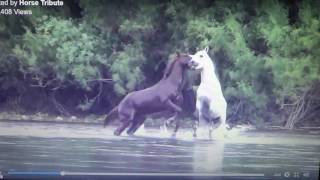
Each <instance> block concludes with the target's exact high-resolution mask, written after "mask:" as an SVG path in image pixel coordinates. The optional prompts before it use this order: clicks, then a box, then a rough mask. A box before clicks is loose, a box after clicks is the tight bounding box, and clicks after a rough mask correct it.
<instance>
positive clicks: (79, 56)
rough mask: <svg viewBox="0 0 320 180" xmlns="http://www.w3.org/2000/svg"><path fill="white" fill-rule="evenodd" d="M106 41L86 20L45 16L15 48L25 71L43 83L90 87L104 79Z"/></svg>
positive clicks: (40, 83) (53, 85)
mask: <svg viewBox="0 0 320 180" xmlns="http://www.w3.org/2000/svg"><path fill="white" fill-rule="evenodd" d="M106 47H108V46H106V43H105V41H104V40H103V39H102V38H101V35H100V34H98V33H97V32H95V30H94V29H92V28H90V27H88V26H87V25H86V24H85V22H83V23H81V24H78V25H76V24H75V23H74V22H73V21H71V20H62V19H58V18H54V17H44V18H42V19H40V20H39V22H38V25H37V28H36V30H35V33H33V32H31V31H30V30H29V29H27V31H26V33H25V34H24V36H23V43H22V44H21V45H17V46H16V47H15V49H14V52H15V54H16V55H17V56H18V57H19V58H20V59H22V61H23V66H24V67H25V69H24V71H25V72H26V73H29V74H31V75H32V76H34V77H35V78H34V79H35V80H36V81H37V83H38V84H39V85H43V86H45V85H47V86H51V88H57V87H60V86H62V85H64V84H65V85H68V84H69V85H76V86H80V87H82V88H84V89H88V90H89V89H90V86H89V84H88V82H89V81H90V80H92V79H99V78H101V75H100V72H99V67H100V66H103V65H105V66H106V65H107V63H108V61H107V58H106V53H105V48H106Z"/></svg>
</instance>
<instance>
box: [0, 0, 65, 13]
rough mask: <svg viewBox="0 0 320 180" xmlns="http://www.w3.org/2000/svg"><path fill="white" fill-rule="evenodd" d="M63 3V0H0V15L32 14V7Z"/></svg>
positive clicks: (54, 5)
mask: <svg viewBox="0 0 320 180" xmlns="http://www.w3.org/2000/svg"><path fill="white" fill-rule="evenodd" d="M63 5H64V2H63V0H0V16H10V15H32V9H33V8H34V7H41V6H46V7H56V6H63Z"/></svg>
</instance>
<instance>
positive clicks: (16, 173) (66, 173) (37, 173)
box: [6, 171, 265, 177]
mask: <svg viewBox="0 0 320 180" xmlns="http://www.w3.org/2000/svg"><path fill="white" fill-rule="evenodd" d="M6 174H7V175H10V176H28V175H29V176H167V177H169V176H171V177H174V176H180V177H181V176H184V177H187V176H188V177H217V176H220V177H263V176H265V175H264V174H261V173H104V172H70V171H61V172H54V171H53V172H41V171H26V172H20V171H11V172H10V171H9V172H7V173H6Z"/></svg>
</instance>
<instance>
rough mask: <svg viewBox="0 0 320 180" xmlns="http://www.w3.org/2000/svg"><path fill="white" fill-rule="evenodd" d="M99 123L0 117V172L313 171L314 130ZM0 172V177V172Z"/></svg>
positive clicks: (316, 154)
mask: <svg viewBox="0 0 320 180" xmlns="http://www.w3.org/2000/svg"><path fill="white" fill-rule="evenodd" d="M113 129H114V127H108V128H103V127H101V126H98V125H84V124H53V123H22V122H19V123H17V122H0V175H1V172H2V173H3V174H4V173H8V172H9V173H14V172H61V171H63V172H64V173H66V174H67V173H80V172H84V173H85V172H87V173H88V172H90V173H115V174H116V173H158V174H159V175H161V174H170V173H172V174H173V175H175V174H176V175H177V174H178V175H179V174H185V175H190V176H192V175H194V176H197V175H200V176H201V175H208V176H211V175H212V176H214V175H229V176H230V175H239V176H241V175H243V174H247V175H248V174H249V175H250V174H252V175H256V176H268V177H271V176H282V177H283V176H289V177H296V176H299V177H305V178H316V177H317V176H318V175H319V160H320V141H319V137H320V134H319V132H317V131H283V130H282V131H264V132H261V131H259V132H258V131H255V130H233V131H232V132H230V133H229V136H228V137H227V138H225V139H224V140H222V139H213V140H208V139H207V138H205V137H198V138H193V137H192V133H191V130H187V129H184V130H181V131H179V132H178V135H177V137H176V138H171V137H170V133H167V132H165V131H163V130H160V129H141V130H139V131H138V132H137V135H136V136H134V137H129V136H126V135H124V136H120V137H115V136H113V135H112V133H113ZM0 177H1V176H0Z"/></svg>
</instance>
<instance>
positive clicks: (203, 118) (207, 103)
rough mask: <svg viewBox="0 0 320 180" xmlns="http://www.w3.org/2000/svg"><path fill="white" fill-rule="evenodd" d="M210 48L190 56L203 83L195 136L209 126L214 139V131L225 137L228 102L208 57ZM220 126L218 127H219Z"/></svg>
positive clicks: (199, 93) (199, 98)
mask: <svg viewBox="0 0 320 180" xmlns="http://www.w3.org/2000/svg"><path fill="white" fill-rule="evenodd" d="M208 50H209V49H208V48H205V49H204V50H201V51H198V52H197V53H195V54H194V55H190V56H191V57H192V59H191V62H190V63H191V66H192V67H193V69H194V70H199V71H200V72H201V83H200V85H199V87H198V90H197V103H196V108H197V111H198V113H199V121H198V122H197V123H196V124H195V125H194V127H193V129H194V134H193V136H197V134H196V130H197V128H198V126H199V124H200V127H203V126H205V127H208V126H209V137H210V138H212V130H213V129H214V127H216V129H215V130H214V134H216V133H217V135H218V136H219V137H224V132H225V129H226V114H227V102H226V100H225V98H224V96H223V93H222V89H221V85H220V82H219V79H218V77H217V76H216V73H215V66H214V64H213V61H212V60H211V58H210V57H209V55H208ZM217 126H218V127H217Z"/></svg>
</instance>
